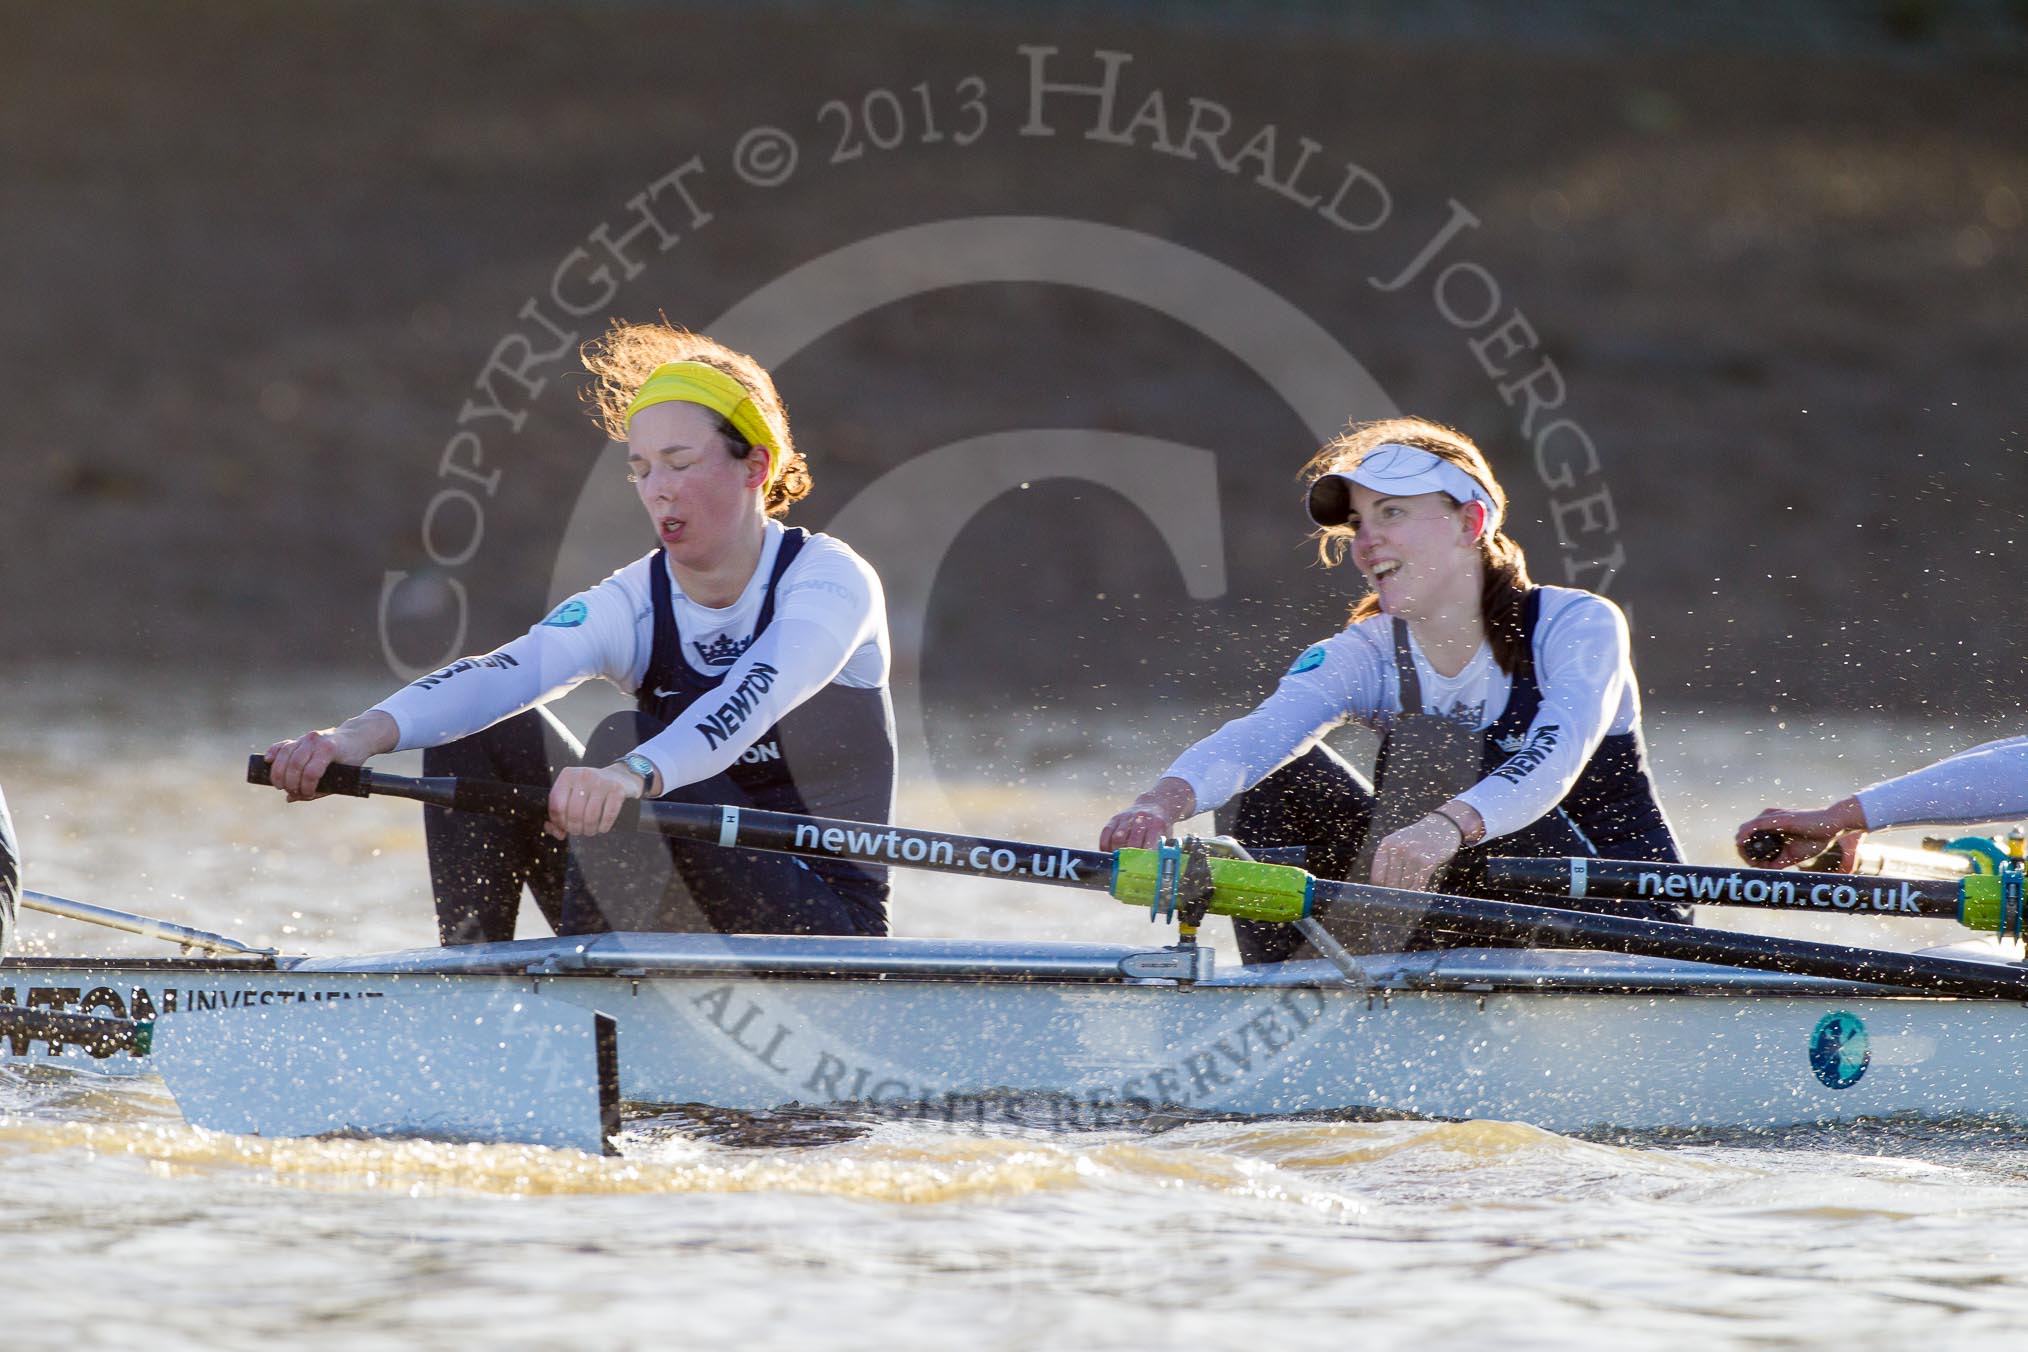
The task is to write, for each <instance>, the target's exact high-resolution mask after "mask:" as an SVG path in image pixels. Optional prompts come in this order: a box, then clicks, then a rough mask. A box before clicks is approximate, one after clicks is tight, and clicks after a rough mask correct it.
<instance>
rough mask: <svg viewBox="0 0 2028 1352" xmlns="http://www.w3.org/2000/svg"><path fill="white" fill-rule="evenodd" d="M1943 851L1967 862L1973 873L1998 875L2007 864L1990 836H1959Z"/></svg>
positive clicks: (2004, 855) (2003, 853)
mask: <svg viewBox="0 0 2028 1352" xmlns="http://www.w3.org/2000/svg"><path fill="white" fill-rule="evenodd" d="M1943 849H1944V853H1945V854H1955V855H1959V856H1962V857H1963V858H1964V859H1966V860H1968V861H1969V862H1970V863H1971V866H1972V872H1973V873H1998V872H2000V871H2001V870H2002V869H2004V868H2005V867H2006V864H2007V856H2006V853H2005V852H2004V851H2002V850H2001V849H2000V846H1999V845H1998V843H1997V842H1995V841H1994V840H1993V838H1992V837H1991V836H1959V837H1958V838H1957V839H1956V840H1953V841H1951V842H1949V843H1948V844H1946V845H1945V846H1944V847H1943Z"/></svg>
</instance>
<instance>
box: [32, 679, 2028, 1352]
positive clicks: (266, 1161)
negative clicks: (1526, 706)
mask: <svg viewBox="0 0 2028 1352" xmlns="http://www.w3.org/2000/svg"><path fill="white" fill-rule="evenodd" d="M36 691H40V692H41V693H39V694H37V693H34V692H36ZM363 693H364V692H359V691H352V690H342V689H333V688H331V687H330V686H328V684H327V685H325V686H321V687H319V686H311V687H303V688H293V689H290V690H287V691H274V690H270V691H268V692H266V693H265V694H263V695H260V696H258V697H256V696H253V695H248V694H245V693H236V692H230V691H224V692H209V693H200V692H185V693H183V694H180V695H177V694H173V693H172V694H171V695H169V696H166V697H165V696H163V695H162V694H161V692H159V691H158V692H154V694H153V695H152V696H151V699H150V701H149V702H148V703H147V704H145V705H142V704H140V703H139V702H138V701H131V700H128V699H124V698H122V697H120V696H118V695H117V693H116V692H114V691H112V690H110V689H108V688H106V687H103V686H95V685H93V684H92V683H91V682H89V681H80V680H71V681H67V682H63V683H54V682H48V681H35V682H23V683H22V693H21V695H20V697H19V698H17V699H15V700H14V701H13V707H12V708H11V709H10V711H9V713H8V714H7V716H6V719H5V721H4V722H0V776H4V782H5V784H6V788H7V794H8V798H9V801H10V803H11V804H12V806H13V807H14V809H15V812H16V814H17V817H18V821H17V826H18V828H19V830H20V834H21V837H22V844H23V848H24V850H25V851H26V852H27V854H28V856H29V878H28V882H29V885H30V886H33V887H37V888H40V889H42V890H45V891H51V892H57V893H60V894H66V895H73V896H77V897H80V898H81V899H85V900H93V901H99V902H102V903H105V904H108V905H115V906H129V907H132V908H134V909H139V910H143V911H149V912H152V913H157V914H161V915H164V916H166V917H168V918H171V919H175V920H180V921H184V922H186V923H191V924H196V925H199V926H201V927H203V928H207V929H214V930H221V931H224V932H226V933H230V934H233V935H235V936H236V937H241V938H247V939H257V940H260V941H262V942H266V943H275V944H278V945H280V946H283V947H287V948H291V949H296V950H307V951H312V952H323V953H336V952H346V951H360V950H378V949H387V948H394V947H404V946H409V945H412V944H419V943H427V942H429V941H430V940H431V937H432V930H431V925H430V919H429V915H428V913H427V901H426V896H425V893H424V889H423V886H422V883H421V877H422V869H421V860H420V851H421V831H420V827H419V824H418V822H417V821H416V820H415V817H414V814H413V811H412V809H410V808H408V806H407V805H401V804H393V803H356V802H325V803H318V804H313V805H304V806H298V807H292V808H291V807H284V806H283V805H282V804H281V803H280V801H279V800H278V798H277V797H276V796H275V795H272V794H269V793H265V792H260V791H256V790H253V789H250V788H246V787H244V786H241V785H239V784H237V783H236V782H235V781H236V778H237V775H236V769H237V761H238V758H240V757H242V756H243V755H244V754H245V752H246V751H248V750H250V749H254V748H255V747H256V746H259V745H264V744H265V743H266V741H267V740H269V739H271V738H272V737H273V736H276V735H280V734H281V733H283V732H287V731H290V730H293V729H295V728H297V727H299V726H302V725H306V724H307V723H309V722H311V721H329V719H330V717H331V716H332V711H335V710H341V709H348V708H351V707H356V706H357V705H358V704H360V703H362V702H364V700H363V699H362V698H361V697H360V696H361V695H362V694H363ZM1044 721H1045V720H1040V719H1039V718H1038V719H1030V720H1028V721H1025V722H1024V721H1023V720H1021V719H1019V718H1014V717H1010V716H1008V715H1005V714H998V715H995V716H994V718H993V719H992V720H991V721H986V720H958V719H952V720H949V721H948V723H947V725H946V726H945V727H944V728H943V729H942V730H941V732H940V735H939V739H938V747H939V754H940V755H941V756H942V757H943V760H942V761H941V762H940V768H941V770H942V771H943V774H944V788H945V790H946V797H945V798H941V799H936V800H935V802H936V804H937V810H938V811H946V810H954V811H956V812H957V813H958V814H960V816H961V817H962V820H958V821H945V820H934V819H926V818H924V817H922V816H920V815H916V816H914V817H913V818H912V820H915V821H918V822H920V824H923V825H929V826H936V825H950V826H960V827H963V828H966V829H971V830H977V831H981V832H991V833H993V834H997V835H1006V836H1011V837H1017V838H1034V839H1039V840H1053V841H1067V842H1075V843H1088V840H1089V837H1090V835H1091V834H1092V832H1093V830H1095V828H1096V824H1097V822H1098V820H1100V819H1102V818H1103V816H1104V815H1105V814H1106V812H1107V811H1109V810H1110V805H1111V803H1112V801H1113V799H1114V798H1116V797H1118V796H1120V795H1121V794H1122V793H1123V792H1125V791H1127V790H1129V789H1130V788H1131V786H1132V785H1133V784H1134V783H1135V782H1136V781H1137V780H1138V779H1140V778H1141V777H1143V776H1145V775H1146V774H1148V773H1149V772H1151V771H1152V770H1154V769H1157V768H1159V765H1160V764H1161V763H1162V762H1163V760H1165V759H1166V754H1165V753H1166V752H1167V751H1168V750H1169V749H1171V747H1172V746H1173V745H1174V744H1175V743H1176V741H1177V740H1178V739H1180V738H1186V737H1187V736H1188V735H1190V733H1191V731H1193V730H1195V729H1198V728H1200V727H1201V726H1204V720H1203V719H1202V717H1201V716H1189V717H1186V716H1180V715H1175V714H1149V715H1145V716H1142V717H1141V718H1140V719H1139V720H1138V721H1136V720H1134V719H1128V718H1124V717H1123V718H1121V719H1119V720H1118V722H1117V725H1116V726H1113V727H1111V728H1110V729H1109V735H1108V736H1107V737H1106V738H1105V739H1103V740H1102V741H1094V742H1092V743H1081V742H1079V741H1078V740H1077V739H1075V738H1070V739H1067V738H1066V735H1065V732H1064V729H1063V728H1062V727H1061V726H1054V725H1052V726H1048V727H1045V726H1043V724H1044ZM1655 724H1656V726H1655V728H1654V732H1653V743H1654V750H1655V752H1656V754H1657V758H1658V760H1659V762H1660V765H1661V771H1662V774H1663V777H1664V780H1665V788H1666V792H1667V794H1668V803H1669V806H1670V808H1671V809H1672V811H1673V812H1674V813H1675V815H1676V817H1677V819H1678V821H1679V824H1680V825H1682V826H1683V827H1684V828H1685V835H1686V838H1687V840H1688V842H1689V844H1690V846H1691V849H1692V851H1693V856H1694V857H1698V858H1714V859H1715V858H1716V857H1718V850H1719V847H1720V844H1721V842H1722V840H1723V838H1724V836H1725V835H1726V834H1727V833H1728V831H1729V828H1730V826H1731V824H1732V823H1734V822H1736V821H1738V820H1740V819H1741V817H1743V816H1744V815H1747V814H1748V813H1750V812H1751V811H1752V810H1753V809H1755V808H1757V807H1759V806H1760V805H1761V802H1762V800H1763V798H1788V797H1796V798H1800V799H1802V800H1804V801H1808V800H1810V799H1813V798H1814V799H1822V798H1825V797H1828V796H1830V795H1831V794H1832V793H1833V792H1834V791H1839V790H1842V789H1844V788H1848V787H1850V786H1851V785H1852V784H1853V783H1856V782H1863V781H1864V780H1866V779H1870V778H1872V777H1875V776H1876V775H1878V774H1880V773H1883V772H1885V771H1887V770H1888V769H1891V768H1893V767H1894V766H1896V765H1897V764H1908V763H1913V762H1914V761H1916V760H1919V759H1921V758H1923V757H1926V756H1928V755H1931V754H1937V753H1941V752H1942V751H1945V750H1949V749H1953V748H1955V747H1957V746H1960V745H1964V744H1969V743H1970V742H1973V741H1977V740H1980V739H1982V738H1984V737H1985V736H1987V735H1990V733H1989V731H1988V730H1986V729H1945V728H1920V729H1916V728H1903V729H1897V730H1889V731H1885V732H1881V731H1875V732H1870V733H1869V732H1856V731H1852V730H1837V729H1832V728H1827V727H1812V728H1809V729H1778V728H1772V727H1767V728H1761V727H1755V726H1753V725H1751V724H1745V723H1738V722H1734V723H1729V724H1724V725H1720V724H1716V723H1713V722H1711V721H1709V720H1705V719H1701V718H1688V717H1686V718H1679V719H1669V718H1658V719H1656V720H1655ZM1833 733H1835V734H1836V735H1835V736H1833V735H1832V734H1833ZM109 767H110V768H109ZM1776 778H1781V779H1783V780H1784V781H1785V782H1784V784H1783V785H1782V786H1781V787H1780V788H1776V787H1775V786H1774V785H1773V784H1772V781H1773V780H1774V779H1776ZM924 801H928V800H926V799H923V800H918V803H917V804H915V805H912V804H910V803H909V802H908V801H906V800H905V802H904V813H905V815H906V814H907V813H908V812H909V811H910V809H911V807H912V806H915V807H916V808H917V810H918V813H919V812H920V811H922V810H927V809H925V808H921V807H920V803H921V802H924ZM1726 918H1727V919H1728V920H1732V919H1734V918H1742V919H1743V918H1744V917H1741V916H1740V914H1739V913H1736V912H1735V913H1730V914H1728V915H1727V917H1726ZM1873 923H1874V925H1875V926H1876V931H1875V932H1872V933H1871V934H1870V936H1869V937H1874V938H1882V937H1885V938H1891V939H1893V940H1896V941H1898V942H1900V943H1902V944H1903V945H1907V946H1913V945H1917V944H1923V943H1931V942H1936V941H1938V940H1939V939H1941V938H1945V937H1948V936H1949V934H1950V933H1951V931H1950V930H1949V929H1948V928H1947V927H1938V926H1927V925H1925V926H1922V927H1917V928H1910V927H1907V926H1902V927H1899V928H1896V927H1894V926H1893V922H1885V921H1882V922H1873ZM1812 926H1814V928H1812ZM1765 927H1768V928H1772V927H1773V925H1772V924H1771V923H1770V924H1769V925H1767V926H1765ZM1787 927H1788V928H1790V929H1797V928H1798V927H1797V925H1796V924H1795V922H1789V924H1788V926H1787ZM23 928H24V931H25V936H24V937H25V940H26V944H27V946H28V947H29V949H30V950H31V951H35V950H41V951H58V952H66V951H78V950H81V949H84V948H86V947H89V948H91V949H92V950H94V951H126V952H139V951H147V949H146V946H145V945H144V944H142V943H141V942H140V941H127V940H125V939H123V938H121V937H120V936H117V935H99V934H96V933H93V932H91V931H87V930H84V929H81V928H79V927H76V926H73V925H69V924H67V923H65V922H54V921H48V920H46V918H44V917H41V916H30V917H25V923H24V926H23ZM897 929H898V931H899V932H903V933H918V934H988V935H995V936H1015V935H1031V936H1034V937H1037V938H1046V939H1058V938H1095V939H1106V940H1134V941H1142V940H1146V939H1148V938H1149V937H1150V931H1149V929H1148V927H1147V923H1146V920H1145V916H1141V917H1138V918H1137V916H1136V914H1135V913H1134V912H1132V911H1130V910H1128V909H1127V908H1124V907H1115V906H1112V905H1110V904H1108V903H1106V902H1104V901H1103V900H1097V899H1094V898H1092V897H1090V896H1088V895H1086V894H1077V893H1064V892H1054V893H1051V892H1046V891H1044V890H1042V889H1028V890H1021V889H1015V888H1011V887H1009V886H1007V885H993V884H984V883H980V884H972V885H970V886H969V887H956V886H953V885H952V884H950V883H948V882H946V881H943V880H930V879H926V878H921V877H917V878H912V879H908V880H906V881H905V882H903V883H902V884H901V896H900V899H899V901H898V905H897ZM1800 932H1804V933H1814V934H1818V935H1822V936H1825V937H1838V938H1846V939H1855V938H1857V937H1859V932H1855V930H1854V929H1853V928H1852V927H1851V925H1849V924H1841V923H1838V922H1835V921H1815V922H1808V924H1807V925H1806V926H1804V927H1803V928H1801V930H1800ZM1222 939H1223V936H1222V935H1219V934H1217V933H1216V932H1215V931H1214V933H1213V941H1214V942H1221V940H1222ZM1225 947H1226V951H1227V952H1228V953H1229V952H1230V947H1229V943H1227V944H1225ZM622 1144H623V1148H624V1153H623V1155H622V1156H621V1157H620V1158H617V1159H595V1158H590V1157H586V1156H580V1155H576V1154H570V1153H564V1152H553V1151H543V1150H534V1149H519V1148H504V1147H466V1146H448V1145H439V1144H431V1143H414V1142H404V1143H368V1142H350V1141H338V1142H288V1141H260V1140H251V1139H246V1138H237V1137H227V1136H216V1135H210V1134H206V1133H201V1132H197V1131H194V1130H192V1129H190V1128H188V1127H186V1126H184V1125H183V1124H182V1121H181V1119H180V1117H179V1116H178V1114H177V1112H176V1110H175V1106H174V1104H173V1103H172V1102H171V1101H170V1100H169V1099H168V1098H167V1096H166V1095H165V1094H164V1092H163V1091H162V1090H161V1089H160V1088H159V1086H156V1085H153V1084H152V1083H149V1082H132V1083H111V1082H103V1081H98V1080H95V1079H90V1078H84V1077H73V1076H69V1075H66V1074H61V1073H56V1072H33V1073H29V1072H22V1071H10V1070H5V1069H0V1266H4V1269H5V1270H6V1272H7V1273H8V1274H9V1280H8V1282H7V1284H6V1290H7V1295H6V1307H7V1310H8V1314H9V1322H10V1325H11V1327H12V1328H13V1329H14V1330H17V1331H20V1332H22V1333H25V1334H28V1335H30V1336H32V1337H33V1338H34V1340H35V1341H36V1342H38V1343H60V1344H66V1345H71V1344H77V1343H80V1342H83V1341H86V1340H89V1341H91V1342H93V1343H98V1344H105V1345H118V1344H120V1343H131V1344H133V1345H145V1346H149V1347H164V1346H175V1345H184V1344H195V1343H202V1344H204V1345H206V1346H233V1347H238V1346H253V1345H256V1344H261V1345H266V1344H269V1343H273V1342H276V1341H278V1340H285V1341H286V1342H287V1343H288V1344H290V1345H292V1346H310V1347H332V1348H338V1347H354V1346H368V1345H386V1344H387V1343H388V1342H389V1341H391V1340H399V1341H402V1342H405V1343H408V1344H412V1345H442V1346H474V1345H486V1346H494V1347H503V1348H519V1347H538V1346H541V1347H554V1346H558V1345H565V1346H588V1347H636V1346H638V1347H647V1346H665V1345H671V1344H680V1343H688V1344H691V1345H704V1346H718V1345H728V1344H731V1343H733V1342H734V1341H735V1340H736V1341H737V1342H738V1343H739V1344H740V1345H743V1346H785V1347H795V1346H812V1345H818V1346H831V1347H868V1348H872V1347H881V1348H893V1347H913V1346H932V1345H934V1346H949V1345H963V1346H968V1347H981V1348H1018V1347H1034V1346H1053V1345H1079V1346H1089V1347H1114V1346H1129V1345H1132V1346H1148V1345H1173V1344H1178V1343H1181V1342H1183V1341H1185V1340H1189V1341H1191V1342H1197V1341H1206V1342H1213V1343H1214V1345H1215V1344H1216V1342H1217V1341H1219V1340H1222V1341H1224V1342H1225V1343H1226V1344H1227V1345H1232V1344H1234V1343H1237V1342H1238V1341H1239V1340H1242V1339H1243V1340H1246V1341H1247V1342H1248V1343H1249V1344H1251V1345H1268V1344H1270V1343H1272V1344H1274V1345H1299V1346H1311V1345H1315V1346H1323V1345H1331V1346H1366V1345H1386V1344H1397V1343H1406V1342H1409V1341H1411V1340H1414V1341H1416V1342H1419V1343H1421V1344H1424V1345H1429V1346H1465V1347H1477V1346H1499V1347H1512V1348H1530V1347H1552V1346H1553V1347H1592V1346H1600V1347H1604V1346H1617V1347H1624V1346H1627V1345H1629V1344H1630V1343H1631V1342H1632V1341H1633V1340H1639V1343H1640V1345H1649V1344H1668V1345H1684V1346H1689V1345H1697V1346H1727V1345H1731V1346H1754V1347H1770V1346H1818V1345H1830V1344H1842V1343H1857V1344H1860V1345H1866V1346H1883V1345H1894V1344H1899V1343H1902V1342H1913V1341H1915V1340H1917V1339H1920V1340H1921V1341H1922V1342H1923V1343H1924V1344H1926V1345H1928V1346H1933V1347H1970V1346H2000V1345H2002V1344H2005V1345H2009V1346H2012V1345H2015V1344H2016V1343H2017V1341H2018V1337H2019V1329H2020V1327H2021V1326H2022V1324H2023V1322H2024V1321H2028V1275H2024V1274H2028V1132H2023V1131H2022V1130H2020V1129H2017V1128H2012V1127H2004V1126H1996V1125H1994V1124H1981V1123H1956V1124H1921V1125H1912V1124H1882V1125H1877V1126H1872V1127H1867V1128H1859V1129H1850V1130H1839V1131H1830V1130H1818V1131H1796V1132H1784V1133H1776V1134H1765V1135H1761V1134H1745V1135H1732V1136H1725V1137H1713V1136H1709V1135H1660V1136H1649V1137H1643V1138H1633V1139H1625V1138H1601V1139H1575V1138H1571V1137H1564V1136H1558V1135H1554V1134H1551V1133H1547V1132H1543V1131H1539V1130H1536V1129H1534V1128H1532V1127H1528V1126H1525V1125H1520V1124H1515V1123H1501V1122H1469V1123H1415V1122H1352V1121H1326V1122H1319V1121H1296V1122H1229V1121H1183V1122H1178V1121H1175V1120H1173V1119H1164V1120H1160V1121H1119V1122H1114V1123H1109V1124H1107V1125H1105V1126H1103V1127H1101V1128H1097V1129H1085V1130H1080V1131H1033V1130H1023V1129H1017V1128H1013V1127H1004V1126H1002V1127H995V1128H980V1127H976V1126H973V1127H967V1126H953V1125H949V1124H936V1123H924V1122H920V1121H891V1120H877V1119H870V1118H868V1119H855V1118H850V1117H843V1116H830V1117H825V1116H817V1115H794V1116H791V1115H786V1114H784V1115H777V1116H774V1117H768V1118H760V1119H754V1118H745V1117H740V1116H737V1115H731V1114H713V1113H687V1114H686V1113H673V1112H666V1113H659V1114H652V1115H648V1114H643V1115H637V1116H635V1117H633V1118H632V1119H630V1121H629V1124H628V1129H627V1132H626V1135H625V1137H624V1140H623V1143H622ZM10 1341H12V1340H11V1338H10Z"/></svg>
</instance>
